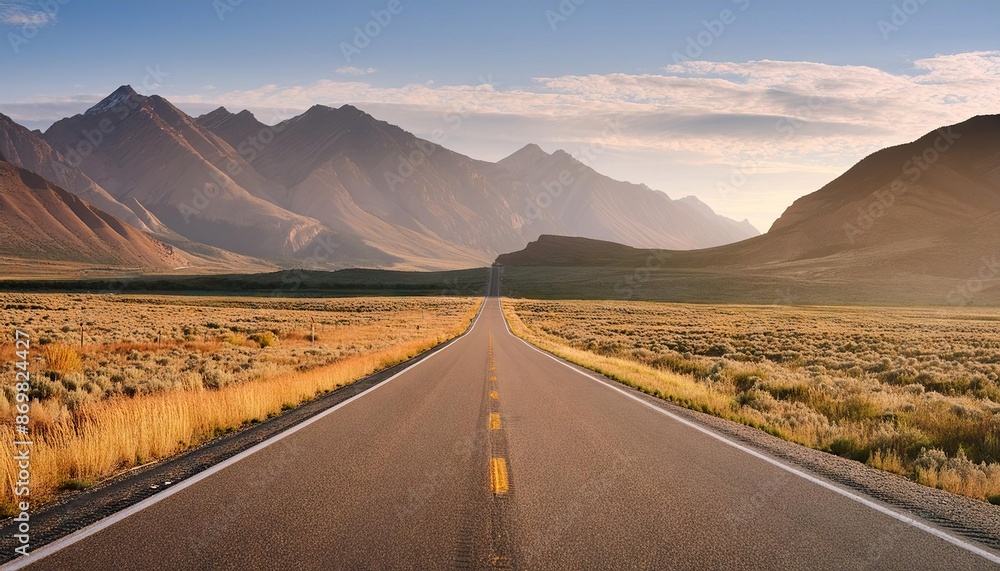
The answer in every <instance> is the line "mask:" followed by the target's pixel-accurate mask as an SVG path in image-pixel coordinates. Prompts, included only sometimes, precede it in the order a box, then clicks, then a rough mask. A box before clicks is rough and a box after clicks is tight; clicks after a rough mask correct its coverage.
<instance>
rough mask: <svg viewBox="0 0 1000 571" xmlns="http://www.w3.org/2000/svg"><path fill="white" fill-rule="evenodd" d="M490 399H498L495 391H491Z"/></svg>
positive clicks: (498, 395)
mask: <svg viewBox="0 0 1000 571" xmlns="http://www.w3.org/2000/svg"><path fill="white" fill-rule="evenodd" d="M490 398H491V399H498V398H500V393H498V392H496V391H491V392H490Z"/></svg>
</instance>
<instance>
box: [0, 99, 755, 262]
mask: <svg viewBox="0 0 1000 571" xmlns="http://www.w3.org/2000/svg"><path fill="white" fill-rule="evenodd" d="M0 153H2V154H3V156H5V157H7V160H8V161H9V162H10V163H11V164H12V165H14V166H16V167H20V168H23V169H27V170H29V171H32V172H34V173H36V174H38V175H40V176H41V177H44V178H45V179H47V180H48V181H50V182H51V183H53V184H54V185H56V186H59V187H61V188H63V189H65V190H67V191H69V192H70V193H72V194H73V195H76V196H78V197H80V198H81V199H83V200H84V201H86V202H87V203H88V204H90V205H91V206H93V207H94V208H96V209H99V210H101V211H103V212H105V213H107V214H108V215H110V216H113V217H114V218H115V219H117V220H120V221H123V222H125V223H127V224H128V225H130V226H131V227H132V228H134V229H136V230H138V231H141V232H143V233H145V234H146V235H147V236H149V237H151V238H153V239H155V240H158V241H160V242H163V243H166V244H170V245H172V246H173V247H175V248H176V249H177V250H179V251H180V252H181V253H183V254H184V255H186V256H187V264H188V265H189V267H190V268H191V269H192V270H202V269H206V268H216V269H219V268H226V267H240V268H248V267H261V268H263V267H272V268H273V267H308V268H319V269H332V268H339V267H348V266H352V267H392V268H398V269H451V268H461V267H473V266H477V265H484V264H487V263H489V262H490V261H492V260H493V259H494V258H495V257H496V256H497V255H498V254H500V253H503V252H509V251H512V250H516V249H519V248H522V247H524V245H525V244H527V243H528V242H530V241H531V240H535V239H537V238H538V237H539V236H540V235H542V234H561V235H569V236H585V237H592V238H599V239H606V240H613V241H616V242H621V243H623V244H627V245H630V246H635V247H646V248H649V247H660V248H677V249H689V248H705V247H711V246H717V245H721V244H726V243H731V242H735V241H739V240H743V239H745V238H749V237H753V236H755V235H757V234H758V232H757V231H756V229H754V228H753V227H752V226H751V225H750V224H749V223H748V222H746V221H743V222H736V221H733V220H730V219H727V218H725V217H722V216H719V215H717V214H715V213H714V212H713V211H712V210H711V209H710V208H709V207H708V206H707V205H705V204H703V203H701V202H699V201H697V199H694V198H692V197H688V198H684V199H680V200H673V199H671V198H670V197H668V196H667V195H666V194H664V193H662V192H658V191H654V190H651V189H649V188H648V187H645V186H643V185H634V184H629V183H624V182H618V181H615V180H612V179H610V178H608V177H605V176H603V175H601V174H599V173H597V172H596V171H594V170H593V169H592V168H590V167H589V166H587V165H585V164H584V163H582V162H580V161H578V160H576V159H574V158H573V157H572V156H570V155H569V154H567V153H565V152H563V151H556V152H554V153H551V154H549V153H546V152H544V151H543V150H542V149H540V148H539V147H537V146H535V145H528V146H526V147H524V148H523V149H521V150H519V151H517V152H516V153H514V154H513V155H511V156H510V157H508V158H506V159H504V160H501V161H499V162H497V163H490V162H487V161H480V160H475V159H472V158H470V157H467V156H465V155H462V154H460V153H456V152H454V151H451V150H449V149H447V148H445V147H442V146H440V145H437V144H434V143H432V142H430V141H427V140H423V139H420V138H418V137H416V136H414V135H412V134H411V133H408V132H406V131H404V130H403V129H401V128H399V127H396V126H394V125H391V124H389V123H386V122H383V121H379V120H377V119H375V118H373V117H372V116H370V115H368V114H367V113H364V112H363V111H361V110H359V109H357V108H355V107H353V106H350V105H344V106H342V107H340V108H331V107H325V106H321V105H317V106H314V107H312V108H310V109H309V110H307V111H306V112H305V113H303V114H302V115H299V116H297V117H294V118H292V119H289V120H286V121H283V122H281V123H279V124H277V125H266V124H264V123H261V122H260V121H258V120H257V119H256V118H255V117H254V116H253V115H252V114H251V113H250V112H249V111H240V112H238V113H230V112H229V111H228V110H226V109H224V108H219V109H216V110H215V111H212V112H211V113H208V114H206V115H203V116H201V117H197V118H194V117H191V116H188V115H187V114H186V113H184V112H183V111H181V110H180V109H178V108H177V107H175V106H174V105H173V104H171V103H170V102H169V101H167V100H166V99H164V98H162V97H159V96H156V95H151V96H143V95H139V94H138V93H136V92H135V91H134V90H133V89H132V88H131V87H129V86H122V87H121V88H119V89H117V90H116V91H114V92H113V93H112V94H110V95H109V96H108V97H106V98H105V99H104V100H102V101H101V102H99V103H98V104H96V105H94V106H93V107H91V108H90V109H88V110H87V111H86V112H84V113H82V114H78V115H75V116H73V117H67V118H65V119H62V120H60V121H57V122H56V123H54V124H53V125H52V126H51V127H50V128H49V129H47V130H46V131H45V132H44V133H41V132H38V131H29V130H28V129H26V128H24V127H22V126H20V125H18V124H17V123H15V122H14V121H12V120H11V119H9V118H8V117H5V116H2V115H0ZM567 173H569V175H568V178H567ZM4 237H6V236H4ZM60 251H70V250H67V249H66V248H63V249H62V250H60ZM143 260H144V263H145V261H148V260H146V259H145V258H144V259H143ZM139 261H140V260H134V261H133V262H136V263H138V262H139ZM148 269H150V270H161V269H162V267H161V266H158V265H156V264H153V265H150V266H148Z"/></svg>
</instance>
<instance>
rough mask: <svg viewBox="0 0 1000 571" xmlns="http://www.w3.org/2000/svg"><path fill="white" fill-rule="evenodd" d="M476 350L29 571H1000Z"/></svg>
mask: <svg viewBox="0 0 1000 571" xmlns="http://www.w3.org/2000/svg"><path fill="white" fill-rule="evenodd" d="M672 410H675V409H672V405H669V404H666V403H662V402H659V401H657V400H656V399H653V398H651V397H646V396H645V395H641V394H640V393H638V392H636V391H632V390H631V389H628V388H625V387H623V386H621V385H618V384H616V383H613V382H610V381H608V380H606V379H603V378H598V377H597V376H595V375H593V374H591V373H589V372H587V371H585V370H583V369H580V368H577V367H575V366H572V365H569V364H567V363H566V362H564V361H561V360H558V359H556V358H554V357H552V356H550V355H548V354H547V353H543V352H542V351H539V350H538V349H535V348H534V347H532V346H530V345H528V344H527V343H525V342H523V341H521V340H520V339H518V338H517V337H515V336H514V335H512V334H511V333H510V331H509V329H508V327H507V325H506V323H505V321H504V318H503V315H502V313H501V310H500V297H499V269H498V268H494V269H493V276H492V279H491V282H490V286H489V293H488V295H487V296H486V298H485V300H484V302H483V306H482V309H481V310H480V313H479V315H478V316H477V318H476V320H475V322H474V323H473V325H472V327H471V328H470V329H469V331H468V332H467V333H466V334H465V335H463V336H462V337H459V338H458V339H456V340H454V341H453V342H451V343H450V344H449V345H448V346H447V347H445V348H444V349H442V350H440V351H438V352H436V353H433V354H431V355H430V356H429V357H427V358H426V359H423V360H421V361H419V362H417V363H415V364H414V365H412V366H410V367H409V368H407V369H405V370H403V371H402V372H400V373H399V374H397V375H395V376H392V377H390V378H389V379H387V380H386V381H384V382H382V383H380V384H378V385H375V386H374V387H372V388H370V389H368V390H366V391H365V392H363V393H360V394H358V395H357V396H354V397H352V398H350V399H348V400H345V401H343V402H341V403H340V404H337V405H336V406H334V407H332V408H329V409H327V410H325V411H324V412H322V413H320V414H318V415H316V416H314V417H312V418H310V419H309V420H307V421H305V422H303V423H302V424H299V425H296V426H295V427H293V428H291V429H289V430H287V431H285V432H283V433H280V434H278V435H277V436H275V437H273V438H271V439H270V440H267V441H265V442H263V443H261V444H259V445H257V446H255V447H254V448H251V449H249V450H247V451H245V452H243V453H241V454H239V455H237V456H235V457H233V458H230V459H229V460H227V461H225V462H223V463H221V464H218V465H216V466H214V467H212V468H210V469H208V470H206V471H204V472H201V473H199V474H197V475H196V476H193V477H191V478H189V479H187V480H184V481H182V482H180V483H177V484H175V486H174V487H172V488H169V489H167V490H165V491H163V492H162V493H159V494H157V495H154V496H151V497H149V498H147V499H146V500H144V501H142V502H140V503H139V504H136V505H135V506H133V507H132V508H129V509H127V510H125V511H123V512H119V513H118V514H115V515H113V516H110V517H108V518H106V519H104V520H102V521H100V522H98V523H96V524H94V525H91V526H89V527H87V528H84V529H82V530H79V531H77V532H75V533H73V534H71V535H68V536H66V537H64V538H62V539H60V540H58V541H56V542H54V543H51V544H49V545H48V546H45V547H43V548H40V549H39V550H37V551H36V552H34V553H33V554H32V555H30V556H29V557H26V558H22V559H19V560H16V561H13V562H11V563H10V564H9V565H8V566H7V567H8V568H11V569H16V568H29V569H32V570H44V569H87V570H95V571H96V570H104V569H109V570H110V569H114V570H131V569H143V570H145V569H170V570H179V569H239V570H244V569H322V570H332V569H350V570H356V569H372V570H376V569H377V570H383V569H587V570H591V569H592V570H600V569H657V570H659V569H836V570H842V569H907V570H913V569H996V568H997V563H998V562H1000V559H998V558H997V555H996V554H995V553H994V552H992V551H989V550H987V549H986V548H983V547H979V546H977V545H975V544H972V543H970V542H966V541H965V540H962V539H959V538H957V537H956V536H953V535H949V534H948V532H945V531H941V530H939V529H937V528H935V527H932V526H931V525H929V524H926V523H922V522H921V521H920V520H918V519H916V518H913V517H912V516H909V515H907V514H905V513H904V512H897V511H894V510H895V508H889V507H886V506H883V505H882V504H879V503H878V502H876V501H875V500H872V499H870V498H867V497H866V496H862V495H860V494H859V493H857V492H853V491H850V490H848V489H846V488H843V489H842V488H840V487H838V486H837V485H836V484H832V483H830V482H827V481H825V480H822V479H821V478H819V477H817V476H814V475H811V474H809V473H807V472H805V471H803V470H802V469H800V468H794V467H791V466H789V465H785V464H783V463H782V462H781V461H779V460H776V459H774V458H771V457H769V456H767V455H766V454H765V453H763V452H759V451H756V450H754V449H751V448H750V447H749V446H748V445H745V444H741V443H736V442H733V441H730V440H728V439H727V437H724V436H722V435H720V434H716V433H714V432H712V430H710V429H708V428H705V427H703V426H701V425H698V424H696V423H695V422H693V421H691V420H687V419H685V418H683V417H681V416H678V415H675V414H674V413H673V412H671V411H672Z"/></svg>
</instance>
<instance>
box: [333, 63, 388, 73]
mask: <svg viewBox="0 0 1000 571" xmlns="http://www.w3.org/2000/svg"><path fill="white" fill-rule="evenodd" d="M335 71H336V72H337V73H339V74H341V75H371V74H373V73H375V72H376V71H378V70H377V69H375V68H374V67H354V66H353V65H347V66H344V67H338V68H337V69H336V70H335Z"/></svg>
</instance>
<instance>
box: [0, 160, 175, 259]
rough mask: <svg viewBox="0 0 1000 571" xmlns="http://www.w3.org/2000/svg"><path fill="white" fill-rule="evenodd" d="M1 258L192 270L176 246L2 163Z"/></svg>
mask: <svg viewBox="0 0 1000 571" xmlns="http://www.w3.org/2000/svg"><path fill="white" fill-rule="evenodd" d="M0 257H5V258H13V259H17V260H31V261H36V262H72V263H77V264H91V265H107V266H115V267H120V268H127V269H140V270H153V271H157V270H160V271H163V270H172V269H174V268H177V267H182V266H186V265H187V259H186V258H185V257H184V256H182V255H181V254H180V253H178V252H176V251H175V250H174V248H173V247H172V246H170V245H168V244H165V243H163V242H160V241H158V240H155V239H153V238H151V237H150V236H148V235H146V234H144V233H143V232H141V231H139V230H137V229H136V228H134V227H132V226H130V225H129V224H126V223H125V222H123V221H121V220H119V219H118V218H116V217H114V216H112V215H110V214H108V213H106V212H104V211H102V210H99V209H97V208H95V207H93V206H91V205H89V204H87V203H86V202H84V201H83V200H82V199H81V198H80V197H78V196H76V195H74V194H72V193H70V192H67V191H66V190H63V189H62V188H60V187H58V186H56V185H54V184H52V183H51V182H49V181H47V180H45V179H44V178H42V177H41V176H39V175H37V174H35V173H33V172H30V171H28V170H25V169H22V168H19V167H16V166H14V165H12V164H10V163H8V162H7V161H6V160H2V159H0Z"/></svg>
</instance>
